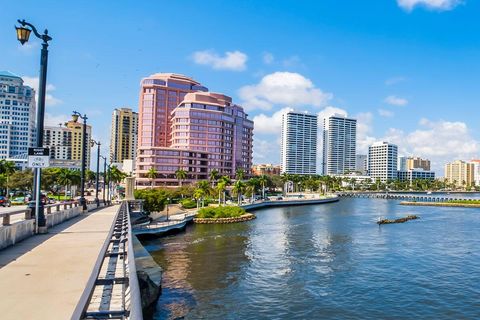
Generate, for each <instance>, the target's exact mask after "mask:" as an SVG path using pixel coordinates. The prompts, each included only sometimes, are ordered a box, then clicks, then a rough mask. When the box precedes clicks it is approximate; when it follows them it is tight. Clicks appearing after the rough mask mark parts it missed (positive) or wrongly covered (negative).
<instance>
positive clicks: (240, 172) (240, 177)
mask: <svg viewBox="0 0 480 320" xmlns="http://www.w3.org/2000/svg"><path fill="white" fill-rule="evenodd" d="M235 177H236V178H237V180H243V178H245V170H243V169H237V172H235Z"/></svg>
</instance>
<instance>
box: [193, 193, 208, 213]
mask: <svg viewBox="0 0 480 320" xmlns="http://www.w3.org/2000/svg"><path fill="white" fill-rule="evenodd" d="M193 196H194V197H195V199H197V210H198V209H199V206H200V200H202V208H203V206H204V202H203V199H204V197H205V191H204V190H203V189H202V188H197V189H195V192H194V193H193Z"/></svg>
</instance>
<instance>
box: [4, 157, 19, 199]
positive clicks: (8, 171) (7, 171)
mask: <svg viewBox="0 0 480 320" xmlns="http://www.w3.org/2000/svg"><path fill="white" fill-rule="evenodd" d="M15 171H17V168H15V163H14V162H13V161H7V160H5V159H2V160H0V174H3V175H5V178H6V181H5V189H6V193H7V194H6V196H7V197H8V196H9V193H8V180H9V178H10V176H11V175H12V174H13V173H14V172H15Z"/></svg>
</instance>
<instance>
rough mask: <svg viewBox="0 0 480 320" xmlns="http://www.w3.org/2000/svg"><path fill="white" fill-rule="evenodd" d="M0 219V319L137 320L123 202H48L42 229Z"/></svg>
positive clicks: (138, 304)
mask: <svg viewBox="0 0 480 320" xmlns="http://www.w3.org/2000/svg"><path fill="white" fill-rule="evenodd" d="M19 215H20V218H18V217H19ZM22 215H24V216H23V218H22V217H21V216H22ZM14 216H16V218H15V219H13V217H14ZM1 217H2V218H3V223H2V226H0V235H2V238H1V239H0V246H1V247H2V248H4V249H3V250H1V251H0V288H2V289H1V290H0V308H1V309H0V310H2V311H1V316H0V318H1V319H135V320H136V319H143V316H142V302H141V299H140V288H139V280H138V278H137V271H136V266H135V257H134V251H133V240H132V231H131V224H130V217H129V206H128V203H127V202H123V203H122V204H120V205H113V206H105V207H103V206H102V207H101V208H97V207H96V204H93V203H91V204H89V210H88V211H82V210H81V207H80V206H78V204H77V203H68V204H60V205H53V206H48V207H47V209H46V217H47V225H48V227H49V228H48V233H46V234H34V219H32V217H30V216H28V213H27V212H16V211H11V212H8V213H4V214H2V215H1Z"/></svg>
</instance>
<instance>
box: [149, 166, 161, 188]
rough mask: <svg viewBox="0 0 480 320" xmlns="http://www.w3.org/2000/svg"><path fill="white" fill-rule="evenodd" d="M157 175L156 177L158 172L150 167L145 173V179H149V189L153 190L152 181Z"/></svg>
mask: <svg viewBox="0 0 480 320" xmlns="http://www.w3.org/2000/svg"><path fill="white" fill-rule="evenodd" d="M157 175H158V171H157V169H155V167H151V168H150V169H149V170H148V172H147V178H148V179H150V187H151V188H152V189H153V183H154V180H155V178H156V177H157Z"/></svg>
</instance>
